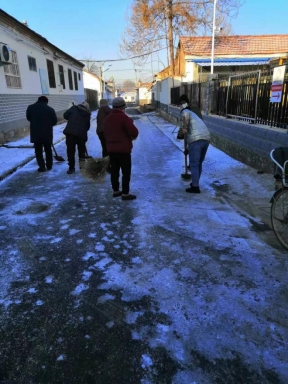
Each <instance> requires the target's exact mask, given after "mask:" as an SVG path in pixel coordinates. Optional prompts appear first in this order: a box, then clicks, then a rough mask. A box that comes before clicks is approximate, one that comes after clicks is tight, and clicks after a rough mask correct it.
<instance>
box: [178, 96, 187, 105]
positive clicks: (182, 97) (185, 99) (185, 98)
mask: <svg viewBox="0 0 288 384" xmlns="http://www.w3.org/2000/svg"><path fill="white" fill-rule="evenodd" d="M179 101H180V103H181V101H185V102H186V103H188V104H189V99H188V96H187V95H185V94H184V95H181V96H180V99H179Z"/></svg>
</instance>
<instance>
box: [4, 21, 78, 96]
mask: <svg viewBox="0 0 288 384" xmlns="http://www.w3.org/2000/svg"><path fill="white" fill-rule="evenodd" d="M0 41H1V42H3V43H5V44H7V45H8V46H9V47H10V49H11V50H13V51H15V52H16V53H17V59H18V65H19V71H20V77H21V83H22V88H10V87H7V85H6V80H5V73H4V67H3V66H2V67H0V93H2V94H18V95H19V94H35V95H39V94H42V88H41V82H40V75H39V69H44V70H45V71H47V62H46V59H49V60H51V61H53V63H54V73H55V80H56V88H50V87H49V93H48V94H49V95H59V96H60V95H71V96H74V95H83V94H84V86H83V78H82V68H80V67H77V66H76V65H75V64H74V63H72V62H71V63H68V62H66V61H64V60H62V59H61V58H54V57H53V54H52V53H51V54H50V53H49V54H45V52H44V51H43V50H42V48H40V47H38V46H37V44H36V43H33V41H29V40H28V38H27V37H26V36H21V35H20V34H19V33H18V34H16V33H15V32H10V31H8V30H4V29H3V27H1V28H0ZM59 55H60V54H59ZM28 56H31V57H34V58H35V59H36V65H37V72H35V71H31V70H29V65H28ZM58 64H60V65H62V66H63V68H64V78H65V86H66V89H63V90H62V87H60V86H59V85H60V81H59V69H58ZM68 68H70V69H71V70H72V78H73V88H75V86H74V75H73V71H75V72H76V73H77V79H78V77H79V76H78V73H80V81H79V79H78V91H76V90H75V89H73V90H70V89H69V81H68ZM47 73H48V72H47Z"/></svg>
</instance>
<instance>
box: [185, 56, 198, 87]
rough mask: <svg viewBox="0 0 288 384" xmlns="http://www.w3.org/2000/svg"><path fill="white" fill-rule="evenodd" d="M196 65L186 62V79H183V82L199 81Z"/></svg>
mask: <svg viewBox="0 0 288 384" xmlns="http://www.w3.org/2000/svg"><path fill="white" fill-rule="evenodd" d="M195 67H196V66H195V63H193V62H187V61H185V74H186V76H185V77H182V81H183V82H186V83H188V82H191V81H198V79H197V80H196V79H195V76H194V74H195Z"/></svg>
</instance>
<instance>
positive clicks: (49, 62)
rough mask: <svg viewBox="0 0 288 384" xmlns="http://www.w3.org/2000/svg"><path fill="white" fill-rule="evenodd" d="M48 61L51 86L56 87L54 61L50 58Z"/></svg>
mask: <svg viewBox="0 0 288 384" xmlns="http://www.w3.org/2000/svg"><path fill="white" fill-rule="evenodd" d="M46 61H47V70H48V78H49V86H50V88H56V80H55V72H54V64H53V61H51V60H48V59H47V60H46Z"/></svg>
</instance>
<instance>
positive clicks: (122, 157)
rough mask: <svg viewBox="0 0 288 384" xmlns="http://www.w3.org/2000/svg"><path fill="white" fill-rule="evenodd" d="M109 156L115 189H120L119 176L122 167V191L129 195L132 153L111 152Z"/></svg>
mask: <svg viewBox="0 0 288 384" xmlns="http://www.w3.org/2000/svg"><path fill="white" fill-rule="evenodd" d="M109 157H110V166H111V168H110V169H111V184H112V188H113V191H115V192H116V191H119V176H120V169H121V172H122V193H123V194H125V195H128V193H129V186H130V177H131V153H109Z"/></svg>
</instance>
